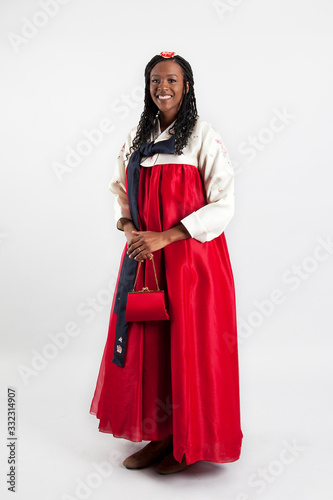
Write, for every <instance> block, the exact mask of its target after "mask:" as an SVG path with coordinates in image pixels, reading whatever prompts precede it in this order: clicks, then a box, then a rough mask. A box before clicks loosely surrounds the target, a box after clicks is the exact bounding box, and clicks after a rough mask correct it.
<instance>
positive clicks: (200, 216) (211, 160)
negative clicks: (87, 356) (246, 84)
mask: <svg viewBox="0 0 333 500" xmlns="http://www.w3.org/2000/svg"><path fill="white" fill-rule="evenodd" d="M198 168H199V171H200V174H201V177H202V179H203V184H204V188H205V191H206V199H207V205H205V206H203V207H202V208H199V210H196V211H195V212H192V213H191V214H189V215H188V216H187V217H185V218H184V219H182V220H181V221H180V222H181V223H182V224H183V225H184V226H185V227H186V229H187V230H188V232H189V233H190V235H191V237H192V238H194V239H196V240H198V241H200V242H201V243H204V242H205V241H210V240H212V239H214V238H216V237H217V236H220V234H222V233H223V231H224V230H225V228H226V227H227V225H228V223H229V221H230V220H231V219H232V217H233V215H234V203H235V192H234V172H233V167H232V164H231V161H230V158H229V155H228V152H227V150H226V148H225V146H224V143H223V141H222V139H221V136H220V134H219V133H218V132H217V131H216V130H215V129H214V127H212V126H210V127H209V128H208V130H206V131H204V132H203V134H202V146H201V148H200V151H199V154H198Z"/></svg>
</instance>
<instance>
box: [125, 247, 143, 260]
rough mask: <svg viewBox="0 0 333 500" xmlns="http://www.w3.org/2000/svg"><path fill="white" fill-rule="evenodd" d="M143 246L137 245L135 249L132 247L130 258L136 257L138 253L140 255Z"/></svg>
mask: <svg viewBox="0 0 333 500" xmlns="http://www.w3.org/2000/svg"><path fill="white" fill-rule="evenodd" d="M142 250H143V248H141V247H140V246H139V247H136V248H134V249H132V250H131V251H130V252H129V255H128V256H129V257H130V258H135V257H136V256H137V255H139V254H140V253H141V252H142Z"/></svg>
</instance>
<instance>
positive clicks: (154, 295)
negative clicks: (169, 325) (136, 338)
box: [125, 256, 170, 321]
mask: <svg viewBox="0 0 333 500" xmlns="http://www.w3.org/2000/svg"><path fill="white" fill-rule="evenodd" d="M151 261H152V264H153V268H154V275H155V281H156V287H157V290H149V288H148V287H143V288H142V290H139V291H138V292H136V291H135V286H136V282H137V279H138V275H139V271H140V267H141V264H142V262H141V261H140V262H139V265H138V269H137V272H136V276H135V281H134V286H133V290H132V291H131V292H128V296H127V304H126V315H125V319H126V321H159V320H166V319H170V317H169V314H168V312H167V310H166V306H165V295H164V291H163V290H160V287H159V286H158V280H157V275H156V269H155V263H154V256H152V258H151Z"/></svg>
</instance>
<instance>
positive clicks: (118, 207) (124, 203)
mask: <svg viewBox="0 0 333 500" xmlns="http://www.w3.org/2000/svg"><path fill="white" fill-rule="evenodd" d="M133 131H134V129H132V130H131V132H130V133H129V134H128V136H127V138H126V141H125V142H124V144H123V146H122V148H121V150H120V152H119V156H118V158H117V160H116V163H115V167H114V171H113V175H112V179H111V181H110V184H109V190H110V191H111V193H112V194H114V195H115V197H116V198H115V201H114V212H115V222H116V226H117V229H120V230H123V226H122V223H121V221H120V219H121V218H123V217H124V218H126V219H130V220H132V217H131V213H130V209H129V205H128V200H127V194H126V168H127V165H128V159H129V155H130V147H131V143H132V137H133Z"/></svg>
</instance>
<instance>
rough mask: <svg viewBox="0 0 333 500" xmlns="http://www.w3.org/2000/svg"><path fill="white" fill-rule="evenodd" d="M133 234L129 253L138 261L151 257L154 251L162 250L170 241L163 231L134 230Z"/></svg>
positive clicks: (128, 249)
mask: <svg viewBox="0 0 333 500" xmlns="http://www.w3.org/2000/svg"><path fill="white" fill-rule="evenodd" d="M132 234H133V238H132V239H131V243H130V244H129V245H128V248H127V254H128V256H129V257H130V258H131V259H135V260H138V261H142V260H146V259H150V258H151V257H152V252H156V251H157V250H161V248H164V247H165V246H167V245H168V244H169V243H170V241H169V240H168V238H167V237H166V236H165V234H164V232H163V231H162V232H155V231H132Z"/></svg>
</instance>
